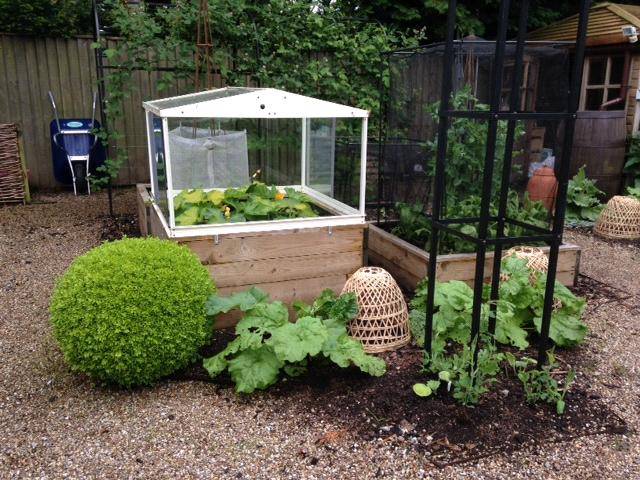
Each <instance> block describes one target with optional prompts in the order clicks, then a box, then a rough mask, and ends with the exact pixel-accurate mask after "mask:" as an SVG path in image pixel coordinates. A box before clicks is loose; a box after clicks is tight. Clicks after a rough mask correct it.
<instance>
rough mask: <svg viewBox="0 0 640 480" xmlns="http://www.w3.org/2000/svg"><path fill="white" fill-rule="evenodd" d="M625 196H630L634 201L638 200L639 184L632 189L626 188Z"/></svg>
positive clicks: (639, 193) (639, 194)
mask: <svg viewBox="0 0 640 480" xmlns="http://www.w3.org/2000/svg"><path fill="white" fill-rule="evenodd" d="M627 195H630V196H632V197H633V198H635V199H636V200H640V182H638V183H636V184H635V186H633V187H627Z"/></svg>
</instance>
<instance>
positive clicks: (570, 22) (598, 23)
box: [529, 2, 640, 45]
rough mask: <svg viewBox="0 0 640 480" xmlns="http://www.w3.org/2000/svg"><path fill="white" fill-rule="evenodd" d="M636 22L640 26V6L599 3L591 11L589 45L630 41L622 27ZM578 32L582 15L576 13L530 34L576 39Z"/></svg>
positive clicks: (550, 38)
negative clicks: (579, 17)
mask: <svg viewBox="0 0 640 480" xmlns="http://www.w3.org/2000/svg"><path fill="white" fill-rule="evenodd" d="M628 25H631V26H634V27H636V28H638V29H639V30H640V6H638V5H623V4H620V3H611V2H605V3H598V4H596V5H593V6H592V7H591V9H590V11H589V25H588V26H587V45H612V44H617V43H628V42H629V40H628V38H627V37H625V36H624V35H622V27H624V26H628ZM577 35H578V15H573V16H571V17H567V18H565V19H563V20H560V21H558V22H556V23H552V24H551V25H547V26H546V27H543V28H540V29H538V30H535V31H533V32H531V33H530V34H529V40H556V41H563V40H569V41H575V39H576V36H577Z"/></svg>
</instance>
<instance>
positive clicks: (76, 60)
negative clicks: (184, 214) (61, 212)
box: [0, 34, 221, 188]
mask: <svg viewBox="0 0 640 480" xmlns="http://www.w3.org/2000/svg"><path fill="white" fill-rule="evenodd" d="M115 41H116V40H110V42H115ZM91 43H92V39H91V37H78V38H69V39H60V38H38V37H29V36H18V35H7V34H0V123H17V124H18V125H19V126H20V128H21V130H22V132H23V136H24V145H25V157H26V162H27V168H28V169H29V182H30V185H31V186H33V187H37V188H56V187H59V184H58V183H57V182H56V180H55V178H54V176H53V167H52V162H51V142H50V135H49V123H50V122H51V120H52V119H53V113H52V111H51V106H50V104H49V100H48V97H47V91H49V90H51V91H52V92H53V94H54V96H55V97H56V103H57V105H58V110H59V113H60V115H61V117H64V118H74V117H75V118H88V117H90V116H91V96H92V91H93V90H94V89H95V88H96V69H95V58H94V51H93V50H92V48H91ZM160 76H161V73H159V72H145V71H139V72H136V73H135V74H134V77H133V84H134V85H133V89H132V93H131V95H130V97H129V98H127V99H126V100H125V104H124V116H123V118H122V119H121V120H119V121H118V123H117V124H116V125H115V127H116V129H117V130H118V131H119V132H122V133H123V134H124V135H123V138H122V139H121V140H119V141H118V145H117V148H124V149H126V151H127V153H128V157H129V159H128V162H127V163H126V164H125V165H124V166H123V167H122V170H121V171H120V175H119V177H118V183H119V184H132V183H138V182H148V180H149V171H148V170H149V168H148V160H147V146H146V131H145V125H144V114H143V109H142V102H143V101H144V100H149V99H152V98H157V97H159V96H171V95H179V94H181V93H186V92H188V86H187V84H186V82H185V81H182V82H179V83H178V84H177V85H176V86H175V87H173V88H172V89H170V90H164V91H163V92H162V93H160V94H159V93H158V91H157V83H158V80H159V78H160ZM215 82H216V85H215V86H221V81H220V78H219V76H217V75H216V78H215Z"/></svg>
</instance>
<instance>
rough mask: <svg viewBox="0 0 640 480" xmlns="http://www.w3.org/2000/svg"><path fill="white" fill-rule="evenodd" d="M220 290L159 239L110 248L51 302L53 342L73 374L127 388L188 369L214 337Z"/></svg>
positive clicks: (82, 263)
mask: <svg viewBox="0 0 640 480" xmlns="http://www.w3.org/2000/svg"><path fill="white" fill-rule="evenodd" d="M214 291H215V287H214V285H213V282H212V281H211V279H210V277H209V274H208V272H207V270H206V269H205V268H204V267H203V266H202V265H201V264H200V261H199V260H198V258H197V257H196V256H195V255H194V254H193V253H192V252H190V251H189V250H188V249H187V248H186V247H182V246H179V245H177V244H175V243H173V242H169V241H166V240H158V239H153V238H146V239H142V238H127V239H123V240H118V241H115V242H110V243H105V244H103V245H101V246H99V247H96V248H94V249H93V250H91V251H89V252H88V253H87V254H85V255H83V256H81V257H79V258H77V259H76V260H75V261H74V262H73V264H72V265H71V266H70V267H69V269H68V270H67V271H66V273H65V274H64V275H63V276H62V277H61V278H60V280H59V281H58V283H57V285H56V288H55V292H54V294H53V298H52V301H51V307H50V311H51V322H52V323H53V330H54V336H55V338H56V339H57V341H58V343H59V344H60V347H61V349H62V352H63V353H64V356H65V358H66V360H67V362H68V363H69V364H70V365H71V367H72V368H73V369H74V370H77V371H81V372H85V373H87V374H89V375H90V376H92V377H93V378H95V379H98V380H101V381H105V382H108V383H115V384H118V385H121V386H124V387H132V386H136V385H149V384H151V383H153V382H154V381H156V380H158V379H159V378H161V377H164V376H166V375H169V374H171V373H173V372H175V371H176V370H178V369H180V368H182V367H185V366H186V365H188V364H189V363H191V362H192V361H194V360H195V359H196V358H197V356H198V350H199V349H200V347H202V346H203V345H204V344H206V343H207V342H208V340H209V338H210V334H211V331H212V328H211V327H212V325H211V323H210V321H209V320H207V318H206V315H205V302H206V300H207V298H208V297H209V295H210V294H212V293H213V292H214Z"/></svg>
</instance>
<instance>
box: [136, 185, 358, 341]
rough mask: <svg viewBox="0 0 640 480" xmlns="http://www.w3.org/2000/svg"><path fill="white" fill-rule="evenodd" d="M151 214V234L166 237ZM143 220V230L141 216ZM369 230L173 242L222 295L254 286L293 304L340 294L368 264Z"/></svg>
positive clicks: (229, 318)
mask: <svg viewBox="0 0 640 480" xmlns="http://www.w3.org/2000/svg"><path fill="white" fill-rule="evenodd" d="M138 196H139V197H140V195H138ZM140 208H141V207H140V203H139V209H140ZM146 214H147V216H148V217H147V224H148V233H149V234H150V235H153V236H157V237H160V238H166V233H165V231H164V228H163V226H162V223H161V221H160V218H159V216H158V213H157V211H156V210H155V208H153V206H151V207H150V208H148V209H147V210H146ZM139 215H141V214H140V213H139ZM140 222H141V227H140V230H141V232H142V229H143V224H144V222H143V220H142V216H140ZM366 227H367V225H354V226H345V227H334V228H332V229H328V228H309V229H292V230H283V231H277V232H256V233H238V234H228V235H218V236H208V237H207V236H199V237H193V238H179V239H173V240H174V241H176V242H177V243H179V244H181V245H185V246H187V247H188V248H190V249H191V250H192V251H193V252H194V253H195V254H196V255H197V256H198V258H199V259H200V261H201V262H202V264H203V265H204V266H205V267H206V268H207V270H208V271H209V273H210V274H211V277H212V278H213V280H214V282H215V284H216V286H217V288H218V291H219V293H220V294H221V295H230V294H232V293H235V292H238V291H242V290H246V289H248V288H250V287H252V286H255V287H258V288H260V289H262V290H264V291H265V292H267V293H269V295H270V296H271V298H272V299H273V300H280V301H282V302H284V303H287V304H288V305H291V303H292V302H293V301H295V300H301V301H303V302H307V303H309V302H311V301H313V299H315V298H316V297H317V296H318V295H319V294H320V293H321V292H322V290H324V289H326V288H329V289H331V290H333V291H335V292H337V293H340V291H341V290H342V287H343V286H344V284H345V282H346V281H347V278H348V277H349V275H351V274H352V273H353V272H355V271H356V270H357V269H358V268H360V267H362V266H363V265H364V256H363V252H364V230H365V229H366ZM237 320H238V316H237V315H229V314H227V315H221V316H220V317H218V318H217V319H216V328H225V327H228V326H231V325H233V324H235V323H236V322H237Z"/></svg>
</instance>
